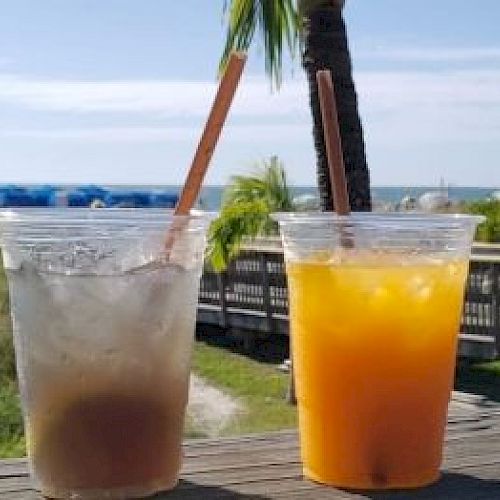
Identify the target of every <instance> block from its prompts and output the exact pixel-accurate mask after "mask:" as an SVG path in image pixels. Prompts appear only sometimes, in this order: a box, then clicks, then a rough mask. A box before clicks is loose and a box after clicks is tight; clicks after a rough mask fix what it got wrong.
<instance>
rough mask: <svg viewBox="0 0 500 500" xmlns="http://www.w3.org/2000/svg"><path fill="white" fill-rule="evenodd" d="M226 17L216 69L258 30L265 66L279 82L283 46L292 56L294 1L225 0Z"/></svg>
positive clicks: (295, 20)
mask: <svg viewBox="0 0 500 500" xmlns="http://www.w3.org/2000/svg"><path fill="white" fill-rule="evenodd" d="M224 11H225V13H226V14H227V17H228V29H227V37H226V45H225V47H224V51H223V53H222V57H221V61H220V70H221V71H222V70H223V69H224V67H225V66H226V64H227V62H228V60H229V55H230V54H231V51H232V50H247V49H248V47H249V46H250V44H251V43H252V40H253V38H254V35H255V32H256V31H258V32H259V34H260V38H261V40H263V43H264V54H265V66H266V71H267V73H268V74H269V75H270V77H271V79H272V81H273V82H274V83H275V84H277V85H279V84H280V83H281V63H282V54H283V48H284V46H287V47H288V49H289V50H290V53H291V54H292V56H293V54H295V51H296V48H297V42H298V36H299V26H300V18H299V15H298V13H297V10H296V8H295V2H294V0H273V1H271V2H270V1H267V0H257V1H254V0H251V1H248V0H231V1H228V0H226V1H225V2H224Z"/></svg>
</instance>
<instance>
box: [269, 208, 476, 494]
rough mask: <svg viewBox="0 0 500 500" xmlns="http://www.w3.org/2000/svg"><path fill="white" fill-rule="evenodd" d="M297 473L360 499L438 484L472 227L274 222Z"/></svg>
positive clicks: (426, 221) (302, 217) (297, 219)
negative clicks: (284, 296)
mask: <svg viewBox="0 0 500 500" xmlns="http://www.w3.org/2000/svg"><path fill="white" fill-rule="evenodd" d="M276 219H277V220H278V221H279V224H280V229H281V234H282V239H283V244H284V251H285V258H286V267H287V276H288V286H289V295H290V297H289V299H290V322H291V339H292V356H293V366H294V371H295V382H296V392H297V399H298V411H299V426H300V440H301V454H302V461H303V469H304V474H305V475H306V476H307V477H309V478H311V479H313V480H315V481H318V482H321V483H326V484H330V485H335V486H340V487H345V488H362V489H388V488H413V487H418V486H423V485H426V484H429V483H432V482H433V481H435V480H436V479H437V478H438V477H439V467H440V464H441V457H442V447H443V435H444V430H445V424H446V418H447V407H448V402H449V398H450V391H451V389H452V385H453V374H454V367H455V356H456V346H457V337H458V332H459V325H460V316H461V309H462V303H463V295H464V284H465V281H466V277H467V269H468V259H469V254H470V248H471V242H472V239H473V235H474V231H475V228H476V225H477V224H478V222H480V221H481V217H471V216H461V215H460V216H458V215H457V216H454V215H432V216H431V215H429V216H423V215H422V216H421V215H415V214H412V215H398V214H389V215H376V214H352V215H351V216H349V217H339V216H335V215H334V214H332V213H323V214H321V213H310V214H277V215H276Z"/></svg>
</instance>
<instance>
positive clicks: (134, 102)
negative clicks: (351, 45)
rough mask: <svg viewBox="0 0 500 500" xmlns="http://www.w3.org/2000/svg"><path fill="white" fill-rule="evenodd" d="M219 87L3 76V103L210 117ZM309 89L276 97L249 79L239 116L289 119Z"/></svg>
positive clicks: (290, 89)
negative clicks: (208, 113)
mask: <svg viewBox="0 0 500 500" xmlns="http://www.w3.org/2000/svg"><path fill="white" fill-rule="evenodd" d="M215 91H216V83H215V82H193V81H184V82H182V81H161V80H151V81H147V80H133V81H118V80H117V81H88V82H86V81H70V80H54V79H27V78H21V77H19V76H15V75H3V76H1V75H0V103H1V102H4V103H9V104H14V105H17V106H22V107H25V108H30V109H35V110H42V111H60V112H75V113H95V112H100V113H113V112H132V113H161V114H167V115H169V116H173V117H177V116H206V115H207V112H208V109H209V106H210V104H211V102H212V99H213V96H214V94H215ZM304 95H305V89H304V88H303V85H302V82H301V83H300V85H297V84H295V83H293V82H292V83H291V84H289V85H284V86H283V89H282V91H281V92H280V93H279V94H278V93H276V94H271V92H270V86H269V83H268V82H267V81H266V80H265V79H264V78H247V79H246V80H245V81H244V84H243V85H241V88H240V90H239V92H238V94H237V97H236V102H235V105H234V112H235V113H237V114H238V115H241V116H262V115H270V116H271V115H272V116H283V115H288V114H293V113H297V112H301V111H302V110H303V105H302V104H303V97H304Z"/></svg>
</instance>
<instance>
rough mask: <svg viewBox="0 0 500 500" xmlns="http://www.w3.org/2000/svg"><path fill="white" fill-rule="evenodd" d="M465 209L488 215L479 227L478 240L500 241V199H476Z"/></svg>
mask: <svg viewBox="0 0 500 500" xmlns="http://www.w3.org/2000/svg"><path fill="white" fill-rule="evenodd" d="M465 211H466V212H467V213H470V214H475V215H484V216H485V217H486V220H485V221H484V222H483V223H482V224H480V225H479V227H478V228H477V233H476V240H477V241H484V242H489V243H500V200H482V201H475V202H472V203H469V204H467V205H466V206H465Z"/></svg>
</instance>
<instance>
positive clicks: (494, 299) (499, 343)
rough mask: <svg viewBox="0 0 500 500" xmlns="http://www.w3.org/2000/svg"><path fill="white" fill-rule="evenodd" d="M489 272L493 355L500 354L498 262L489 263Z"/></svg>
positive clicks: (499, 274) (499, 268)
mask: <svg viewBox="0 0 500 500" xmlns="http://www.w3.org/2000/svg"><path fill="white" fill-rule="evenodd" d="M491 267H492V269H491V271H492V272H491V274H492V279H493V283H492V284H491V309H492V312H493V314H492V316H493V318H492V319H493V324H492V325H491V327H492V333H493V335H494V336H495V351H496V352H495V355H496V356H500V300H499V299H498V293H499V292H500V286H499V283H498V282H499V281H500V263H496V262H492V263H491Z"/></svg>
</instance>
